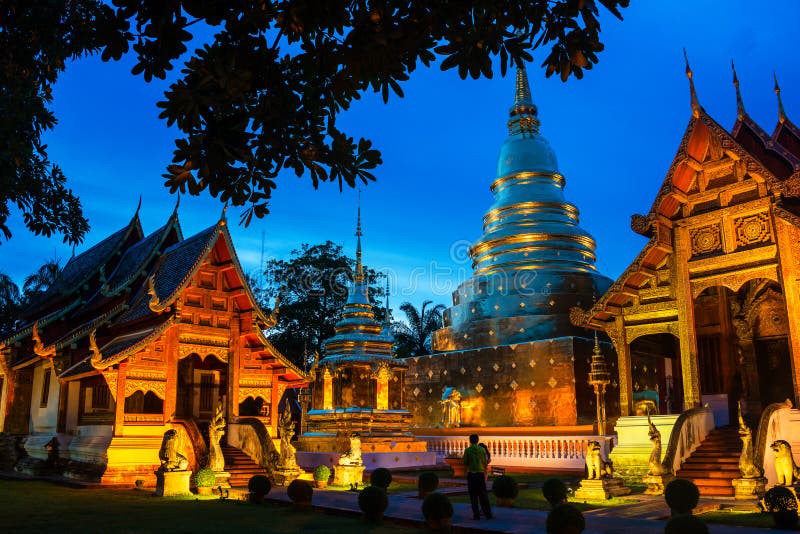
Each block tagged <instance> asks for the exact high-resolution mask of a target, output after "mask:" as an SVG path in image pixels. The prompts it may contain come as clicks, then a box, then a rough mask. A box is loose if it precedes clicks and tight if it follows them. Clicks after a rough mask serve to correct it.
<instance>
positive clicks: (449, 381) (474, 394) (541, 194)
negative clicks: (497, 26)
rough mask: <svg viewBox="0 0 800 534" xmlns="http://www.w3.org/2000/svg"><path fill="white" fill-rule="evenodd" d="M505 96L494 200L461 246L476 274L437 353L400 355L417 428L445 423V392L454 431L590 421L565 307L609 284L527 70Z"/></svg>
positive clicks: (584, 337)
mask: <svg viewBox="0 0 800 534" xmlns="http://www.w3.org/2000/svg"><path fill="white" fill-rule="evenodd" d="M514 96H515V98H514V104H513V106H512V107H511V109H510V118H509V121H508V129H509V136H508V138H507V139H506V140H505V142H504V143H503V146H502V148H501V150H500V156H499V158H498V163H497V175H496V179H495V180H494V182H493V183H492V185H491V190H492V193H493V195H494V203H493V204H492V205H491V207H490V208H489V211H488V212H487V213H486V215H484V217H483V236H482V237H481V238H480V239H479V240H478V241H477V242H476V243H475V244H474V245H473V246H472V247H471V248H470V250H469V255H470V257H471V259H472V266H473V270H474V272H473V275H472V277H471V278H469V279H468V280H466V281H465V282H464V283H463V284H461V285H460V286H459V287H458V289H457V290H456V291H454V292H453V295H452V297H453V305H452V306H451V307H450V308H448V309H447V310H446V311H445V312H444V328H442V329H441V330H439V331H437V332H436V333H435V334H434V335H433V338H432V347H433V351H434V354H433V355H430V356H422V357H415V358H410V359H409V371H408V376H407V380H406V396H407V398H408V402H409V407H410V409H411V410H412V412H413V414H414V418H415V419H414V422H415V425H416V426H421V427H435V426H439V425H440V424H442V423H443V420H442V416H443V409H442V406H443V399H442V394H443V393H444V392H446V391H449V392H452V391H453V390H457V391H458V393H459V394H460V396H461V408H462V409H461V425H463V426H492V427H502V426H542V425H576V424H591V423H592V422H593V420H594V416H595V413H596V410H595V407H594V403H595V401H594V394H593V393H592V388H591V387H590V386H589V384H588V372H589V365H590V360H591V356H592V349H593V341H592V340H591V339H590V336H589V335H588V331H587V330H586V329H585V328H581V327H576V326H575V325H573V324H572V323H571V322H570V320H569V310H570V308H572V307H575V306H584V307H587V306H588V305H589V304H590V303H591V302H592V299H593V298H594V297H597V296H599V295H601V294H603V293H604V292H605V290H606V289H607V288H608V286H609V285H610V284H611V280H609V279H608V278H606V277H605V276H603V275H602V274H600V273H599V272H598V271H597V269H596V267H595V253H594V251H595V242H594V239H593V238H592V237H591V235H589V233H588V232H586V231H585V230H584V229H583V228H581V226H580V225H579V221H578V209H577V208H576V207H575V206H574V205H573V204H571V203H569V202H568V201H567V200H566V199H565V197H564V187H565V185H566V181H565V179H564V177H563V176H562V175H561V174H560V173H559V170H558V164H557V161H556V155H555V152H554V150H553V149H552V148H551V146H550V144H549V142H548V141H547V139H545V138H544V137H543V136H542V134H541V133H540V131H539V127H540V121H539V118H538V111H537V108H536V106H535V105H534V104H533V101H532V99H531V93H530V88H529V85H528V78H527V74H526V71H525V69H524V67H522V68H519V69H518V70H517V73H516V88H515V95H514ZM606 345H607V344H606ZM606 351H607V352H608V353H609V355H608V357H609V364H610V368H611V369H612V371H613V370H614V367H613V364H614V362H613V354H610V353H611V351H610V350H608V347H606ZM615 385H616V380H615V379H614V380H613V382H612V384H611V386H610V390H614V386H615ZM448 388H451V389H448ZM609 397H610V398H613V397H616V394H613V395H610V396H609ZM609 412H610V413H613V412H615V408H614V406H613V405H610V406H609Z"/></svg>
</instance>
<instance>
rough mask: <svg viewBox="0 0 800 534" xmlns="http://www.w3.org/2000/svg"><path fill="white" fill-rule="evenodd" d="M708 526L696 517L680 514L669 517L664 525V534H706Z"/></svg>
mask: <svg viewBox="0 0 800 534" xmlns="http://www.w3.org/2000/svg"><path fill="white" fill-rule="evenodd" d="M708 532H709V531H708V525H706V524H705V522H704V521H703V520H702V519H700V518H699V517H697V516H696V515H690V514H681V515H676V516H675V517H671V518H670V519H669V521H667V524H666V525H664V534H708Z"/></svg>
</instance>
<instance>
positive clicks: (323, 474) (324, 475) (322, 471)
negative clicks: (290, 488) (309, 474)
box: [314, 465, 331, 482]
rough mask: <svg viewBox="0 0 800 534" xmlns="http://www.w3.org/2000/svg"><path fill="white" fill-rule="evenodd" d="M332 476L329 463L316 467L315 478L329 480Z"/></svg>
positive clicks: (318, 480)
mask: <svg viewBox="0 0 800 534" xmlns="http://www.w3.org/2000/svg"><path fill="white" fill-rule="evenodd" d="M329 478H331V470H330V468H329V467H328V466H327V465H321V466H319V467H317V468H316V469H314V480H315V481H317V482H327V481H328V479H329Z"/></svg>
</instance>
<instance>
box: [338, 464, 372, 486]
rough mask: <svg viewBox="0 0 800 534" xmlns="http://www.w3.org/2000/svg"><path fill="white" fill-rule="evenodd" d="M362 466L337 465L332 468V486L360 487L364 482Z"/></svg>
mask: <svg viewBox="0 0 800 534" xmlns="http://www.w3.org/2000/svg"><path fill="white" fill-rule="evenodd" d="M364 469H365V467H364V466H363V465H337V466H336V467H334V468H333V485H334V486H350V485H351V484H354V483H356V482H357V483H358V485H359V486H360V485H361V483H362V482H363V481H364Z"/></svg>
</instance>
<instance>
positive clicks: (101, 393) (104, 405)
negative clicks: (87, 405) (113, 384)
mask: <svg viewBox="0 0 800 534" xmlns="http://www.w3.org/2000/svg"><path fill="white" fill-rule="evenodd" d="M110 396H111V392H110V391H109V389H108V386H106V385H98V386H95V387H93V388H92V410H107V409H108V407H109V402H108V401H109V398H110Z"/></svg>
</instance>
